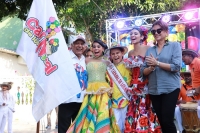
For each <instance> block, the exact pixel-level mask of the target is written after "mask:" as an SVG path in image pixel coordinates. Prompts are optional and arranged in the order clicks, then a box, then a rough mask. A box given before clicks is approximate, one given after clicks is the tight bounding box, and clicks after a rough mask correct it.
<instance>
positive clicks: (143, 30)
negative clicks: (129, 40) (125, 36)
mask: <svg viewBox="0 0 200 133" xmlns="http://www.w3.org/2000/svg"><path fill="white" fill-rule="evenodd" d="M133 29H136V30H138V31H139V32H140V33H141V34H142V35H143V36H144V39H143V41H145V40H146V39H147V34H148V30H147V29H146V28H145V27H143V26H140V27H134V28H133ZM133 29H132V30H133Z"/></svg>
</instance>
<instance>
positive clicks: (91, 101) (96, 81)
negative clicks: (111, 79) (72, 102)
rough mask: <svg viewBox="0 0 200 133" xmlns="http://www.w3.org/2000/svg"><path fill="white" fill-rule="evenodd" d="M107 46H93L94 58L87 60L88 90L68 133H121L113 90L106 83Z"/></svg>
mask: <svg viewBox="0 0 200 133" xmlns="http://www.w3.org/2000/svg"><path fill="white" fill-rule="evenodd" d="M106 49H107V46H106V45H105V44H104V43H103V42H102V41H101V40H95V41H94V42H93V44H92V52H93V55H94V57H93V58H92V59H89V58H87V59H86V68H87V71H88V88H87V90H86V95H85V97H84V100H83V103H82V105H81V108H80V110H79V113H78V115H77V117H76V119H75V120H74V122H73V123H72V125H71V126H70V128H69V129H68V131H67V133H120V130H119V127H118V126H117V124H116V120H115V116H114V113H113V110H112V102H111V99H110V95H111V92H112V89H111V88H110V86H109V84H108V83H107V82H106V68H107V65H108V64H109V62H108V61H106V60H104V59H103V55H104V51H105V50H106Z"/></svg>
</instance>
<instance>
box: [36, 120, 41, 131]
mask: <svg viewBox="0 0 200 133" xmlns="http://www.w3.org/2000/svg"><path fill="white" fill-rule="evenodd" d="M39 132H40V121H38V122H37V127H36V133H39Z"/></svg>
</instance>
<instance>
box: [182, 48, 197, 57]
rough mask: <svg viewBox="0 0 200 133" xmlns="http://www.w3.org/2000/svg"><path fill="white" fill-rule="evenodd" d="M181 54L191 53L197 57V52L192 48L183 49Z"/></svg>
mask: <svg viewBox="0 0 200 133" xmlns="http://www.w3.org/2000/svg"><path fill="white" fill-rule="evenodd" d="M182 55H192V56H193V57H199V54H198V53H197V52H196V51H194V50H192V49H183V50H182Z"/></svg>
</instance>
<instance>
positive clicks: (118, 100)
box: [107, 62, 132, 109]
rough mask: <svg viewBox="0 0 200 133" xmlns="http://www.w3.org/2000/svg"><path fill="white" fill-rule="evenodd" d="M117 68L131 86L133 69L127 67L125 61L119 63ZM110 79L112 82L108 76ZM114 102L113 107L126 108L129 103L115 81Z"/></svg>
mask: <svg viewBox="0 0 200 133" xmlns="http://www.w3.org/2000/svg"><path fill="white" fill-rule="evenodd" d="M115 67H116V68H117V70H118V71H119V73H120V74H121V76H122V78H123V79H124V81H125V82H126V83H127V85H128V86H130V82H131V79H132V77H131V73H132V72H131V71H130V69H128V68H126V66H125V65H124V63H122V62H121V63H120V64H118V65H116V66H115ZM107 78H108V81H109V82H110V78H109V77H108V75H107ZM112 104H113V106H112V107H113V108H118V109H119V108H124V107H125V106H127V105H128V100H127V99H126V98H125V97H124V96H123V94H122V93H121V91H120V90H119V88H118V87H117V85H116V84H115V83H113V94H112Z"/></svg>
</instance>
